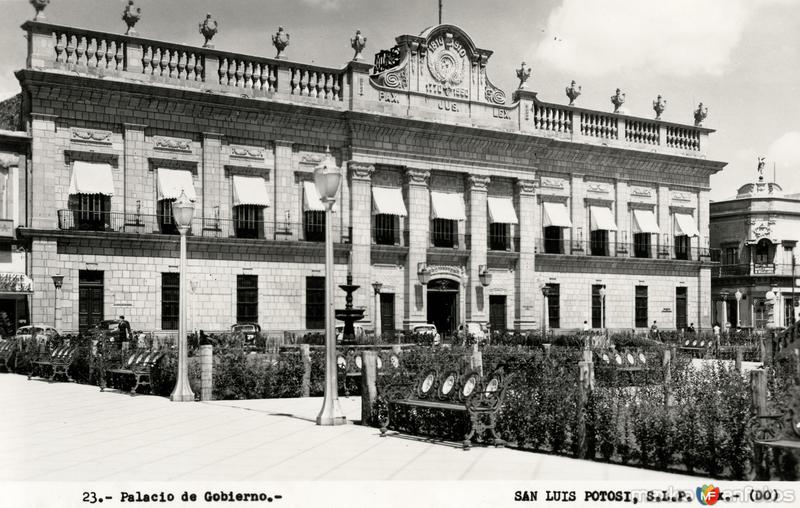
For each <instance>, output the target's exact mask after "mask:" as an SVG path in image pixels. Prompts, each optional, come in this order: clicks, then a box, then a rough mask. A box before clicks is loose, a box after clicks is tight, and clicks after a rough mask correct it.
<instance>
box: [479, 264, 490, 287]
mask: <svg viewBox="0 0 800 508" xmlns="http://www.w3.org/2000/svg"><path fill="white" fill-rule="evenodd" d="M478 279H480V281H481V286H483V287H487V286H489V284H491V283H492V274H491V272H489V269H488V268H486V265H480V266H479V267H478Z"/></svg>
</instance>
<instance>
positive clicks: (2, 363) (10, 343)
mask: <svg viewBox="0 0 800 508" xmlns="http://www.w3.org/2000/svg"><path fill="white" fill-rule="evenodd" d="M16 352H17V342H16V341H15V340H5V341H3V342H0V368H2V369H5V371H6V372H11V366H10V362H11V359H12V358H13V357H14V355H15V353H16Z"/></svg>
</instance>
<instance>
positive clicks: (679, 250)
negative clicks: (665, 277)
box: [675, 235, 692, 260]
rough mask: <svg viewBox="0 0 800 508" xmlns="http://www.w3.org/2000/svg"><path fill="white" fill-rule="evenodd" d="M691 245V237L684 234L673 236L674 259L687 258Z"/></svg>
mask: <svg viewBox="0 0 800 508" xmlns="http://www.w3.org/2000/svg"><path fill="white" fill-rule="evenodd" d="M691 245H692V239H691V237H689V236H686V235H680V236H676V237H675V259H683V260H688V259H690V257H689V250H690V248H691Z"/></svg>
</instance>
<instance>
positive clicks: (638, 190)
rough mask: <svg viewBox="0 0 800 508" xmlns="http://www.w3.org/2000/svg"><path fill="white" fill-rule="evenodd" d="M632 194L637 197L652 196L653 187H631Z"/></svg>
mask: <svg viewBox="0 0 800 508" xmlns="http://www.w3.org/2000/svg"><path fill="white" fill-rule="evenodd" d="M631 196H635V197H637V198H651V197H653V189H650V188H649V187H631Z"/></svg>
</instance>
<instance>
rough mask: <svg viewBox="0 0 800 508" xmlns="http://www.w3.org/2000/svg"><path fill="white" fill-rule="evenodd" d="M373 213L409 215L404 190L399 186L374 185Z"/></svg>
mask: <svg viewBox="0 0 800 508" xmlns="http://www.w3.org/2000/svg"><path fill="white" fill-rule="evenodd" d="M372 213H373V214H385V215H397V216H400V217H405V216H407V215H408V210H406V204H405V202H403V191H402V190H400V189H397V188H388V187H373V188H372Z"/></svg>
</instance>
